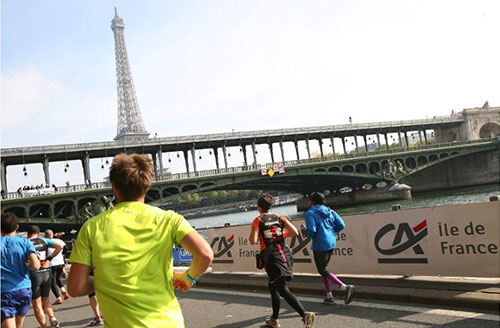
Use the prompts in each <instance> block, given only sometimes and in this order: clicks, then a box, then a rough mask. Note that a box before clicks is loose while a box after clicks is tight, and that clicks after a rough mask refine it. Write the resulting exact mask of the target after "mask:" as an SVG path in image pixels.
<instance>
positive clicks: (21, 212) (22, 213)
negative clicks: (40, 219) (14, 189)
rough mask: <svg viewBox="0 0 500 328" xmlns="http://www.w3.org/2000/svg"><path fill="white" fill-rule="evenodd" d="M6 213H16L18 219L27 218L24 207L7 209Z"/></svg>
mask: <svg viewBox="0 0 500 328" xmlns="http://www.w3.org/2000/svg"><path fill="white" fill-rule="evenodd" d="M5 212H11V213H14V214H15V215H16V216H17V217H18V218H25V217H26V208H24V207H22V206H13V207H9V208H7V209H5Z"/></svg>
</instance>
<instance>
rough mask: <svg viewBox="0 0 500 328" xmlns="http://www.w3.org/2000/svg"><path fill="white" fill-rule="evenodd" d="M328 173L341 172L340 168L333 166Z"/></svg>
mask: <svg viewBox="0 0 500 328" xmlns="http://www.w3.org/2000/svg"><path fill="white" fill-rule="evenodd" d="M328 172H340V167H338V166H332V167H330V168H329V169H328Z"/></svg>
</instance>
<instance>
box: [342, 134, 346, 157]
mask: <svg viewBox="0 0 500 328" xmlns="http://www.w3.org/2000/svg"><path fill="white" fill-rule="evenodd" d="M346 139H347V138H346V137H345V136H344V137H342V147H344V155H345V154H347V150H346V148H345V142H346V141H347V140H346Z"/></svg>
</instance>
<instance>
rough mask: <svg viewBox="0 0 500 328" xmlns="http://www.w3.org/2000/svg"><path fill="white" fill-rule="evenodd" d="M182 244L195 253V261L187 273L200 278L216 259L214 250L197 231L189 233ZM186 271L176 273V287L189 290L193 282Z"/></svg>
mask: <svg viewBox="0 0 500 328" xmlns="http://www.w3.org/2000/svg"><path fill="white" fill-rule="evenodd" d="M180 246H181V247H182V248H184V249H185V250H187V251H188V252H189V253H191V254H192V255H193V261H192V262H191V266H190V267H189V268H188V270H187V271H186V273H188V274H189V276H190V277H192V278H194V279H198V278H199V277H200V276H201V275H202V274H203V273H204V272H205V271H206V270H207V269H208V267H209V266H210V264H211V263H212V260H213V259H214V252H213V251H212V248H211V247H210V245H209V244H208V243H207V242H206V241H205V239H204V238H203V237H202V236H200V234H199V233H198V232H196V231H193V232H190V233H188V234H187V235H186V236H184V238H182V240H181V242H180ZM186 273H184V272H182V273H180V272H176V273H175V274H174V288H176V289H181V290H183V291H185V292H186V291H188V290H189V289H191V287H192V286H193V283H192V282H191V281H190V280H189V279H188V278H187V276H186Z"/></svg>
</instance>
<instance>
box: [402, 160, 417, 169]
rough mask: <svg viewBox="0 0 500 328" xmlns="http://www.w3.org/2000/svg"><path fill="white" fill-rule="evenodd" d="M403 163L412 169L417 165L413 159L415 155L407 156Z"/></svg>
mask: <svg viewBox="0 0 500 328" xmlns="http://www.w3.org/2000/svg"><path fill="white" fill-rule="evenodd" d="M404 163H405V166H406V167H407V168H409V169H414V168H416V167H417V161H416V160H415V157H407V158H406V161H405V162H404Z"/></svg>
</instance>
